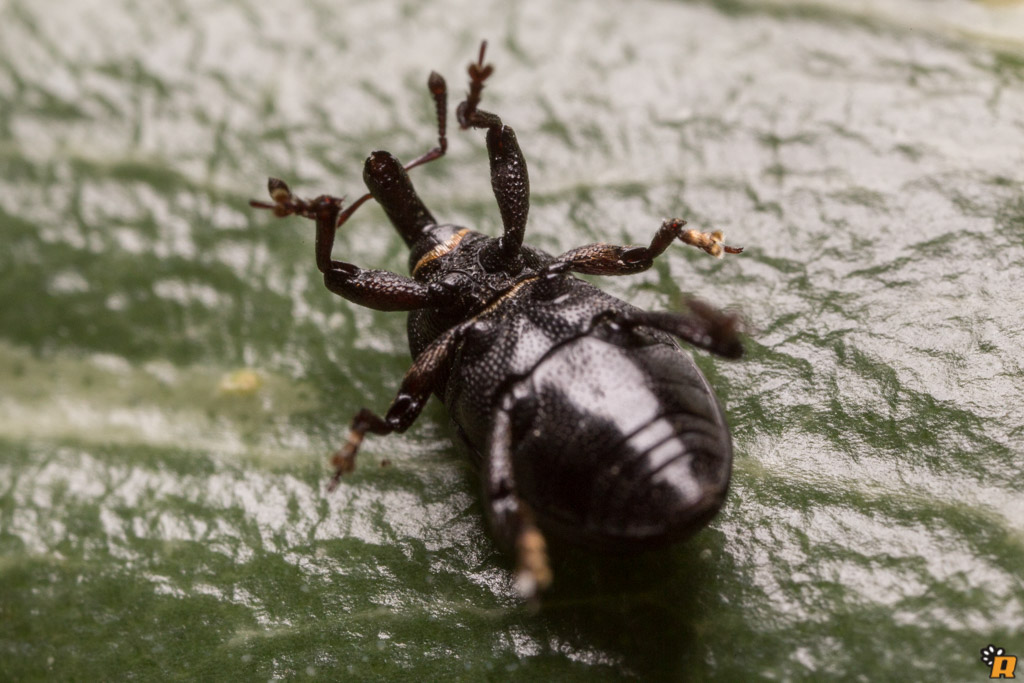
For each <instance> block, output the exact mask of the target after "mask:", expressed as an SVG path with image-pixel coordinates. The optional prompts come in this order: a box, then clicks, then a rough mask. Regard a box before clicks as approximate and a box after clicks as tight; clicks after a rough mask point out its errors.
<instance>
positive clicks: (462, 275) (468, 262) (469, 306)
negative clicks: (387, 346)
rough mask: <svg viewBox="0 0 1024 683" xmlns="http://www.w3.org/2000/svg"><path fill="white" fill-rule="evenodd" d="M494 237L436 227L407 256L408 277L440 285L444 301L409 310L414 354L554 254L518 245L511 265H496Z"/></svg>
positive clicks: (500, 260)
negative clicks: (518, 253) (439, 304)
mask: <svg viewBox="0 0 1024 683" xmlns="http://www.w3.org/2000/svg"><path fill="white" fill-rule="evenodd" d="M499 248H500V247H499V240H498V239H497V238H493V237H488V236H487V235H484V234H482V233H479V232H476V231H474V230H470V229H468V228H462V227H459V226H456V225H438V226H434V227H431V228H428V229H426V230H424V231H423V234H422V236H421V237H420V238H419V239H418V240H417V241H416V243H415V244H414V245H413V246H412V250H411V252H410V254H409V270H410V273H411V275H412V276H413V277H414V278H415V279H417V280H419V281H420V282H424V283H427V284H430V285H431V286H435V287H442V288H443V289H444V290H445V292H446V293H447V295H448V297H449V300H448V301H447V302H446V304H445V305H444V306H442V307H439V308H432V309H424V310H420V311H413V312H411V313H410V314H409V343H410V346H411V350H412V352H413V355H414V356H415V355H418V354H419V353H420V352H421V351H422V350H423V349H424V348H425V347H426V345H427V344H429V343H430V342H431V341H433V340H434V339H435V338H436V337H437V336H438V335H439V334H441V333H442V332H444V331H445V330H447V329H449V328H451V327H453V326H455V325H457V324H459V323H461V322H463V321H464V320H468V319H469V318H471V317H473V316H474V315H476V314H478V313H479V312H480V311H482V310H483V309H485V308H486V307H487V306H488V305H489V304H491V303H492V302H493V301H495V300H496V299H499V298H500V297H501V296H502V295H503V294H504V293H505V292H507V291H508V290H510V289H511V288H512V287H514V286H515V284H516V283H517V282H519V281H521V280H523V279H527V278H529V277H530V276H532V275H534V274H535V273H536V272H537V271H538V270H539V269H540V268H542V267H543V266H545V265H547V264H548V263H551V262H552V261H553V260H554V258H553V257H552V256H551V255H549V254H547V253H545V252H542V251H540V250H537V249H532V248H530V247H525V246H524V247H523V248H522V250H521V252H520V256H519V257H518V258H517V259H515V261H514V262H513V263H512V264H511V266H505V267H501V265H500V264H503V263H504V259H501V258H499V255H498V250H499Z"/></svg>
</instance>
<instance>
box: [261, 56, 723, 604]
mask: <svg viewBox="0 0 1024 683" xmlns="http://www.w3.org/2000/svg"><path fill="white" fill-rule="evenodd" d="M485 49H486V43H483V44H482V45H481V47H480V54H479V57H478V59H477V61H476V62H474V63H472V64H470V65H469V92H468V93H467V95H466V99H465V100H464V101H463V102H462V103H461V104H459V107H458V110H457V118H458V121H459V124H460V126H461V127H462V128H463V129H467V128H482V129H485V130H486V131H487V154H488V157H489V159H490V166H491V185H492V187H493V189H494V195H495V198H496V199H497V202H498V208H499V210H500V212H501V221H502V225H503V226H504V234H503V235H502V236H501V237H498V238H492V237H487V236H486V235H483V234H481V233H478V232H474V231H472V230H469V229H467V228H462V227H459V226H454V225H445V224H441V225H439V224H438V223H437V221H436V220H434V217H433V216H432V215H431V214H430V212H429V211H428V210H427V208H426V206H424V205H423V202H422V201H420V198H419V197H418V196H417V194H416V191H415V190H414V189H413V186H412V183H411V181H410V180H409V176H408V174H407V171H408V170H410V169H412V168H413V167H415V166H419V165H421V164H424V163H427V162H429V161H433V160H435V159H438V158H440V157H442V156H444V153H445V150H446V149H447V138H446V137H445V123H446V109H447V88H446V85H445V82H444V79H443V78H441V76H439V75H438V74H437V73H431V74H430V78H429V80H428V87H429V89H430V92H431V95H432V96H433V98H434V102H435V104H436V107H437V118H438V146H437V147H436V148H434V149H432V150H431V151H429V152H427V153H426V154H424V155H423V156H421V157H419V158H418V159H416V160H414V161H412V162H411V163H409V164H406V165H405V166H403V165H402V164H401V163H400V162H399V161H398V160H397V159H396V158H395V157H394V156H392V155H391V154H389V153H387V152H383V151H380V152H374V153H372V154H371V155H370V156H369V158H368V159H367V160H366V163H365V166H364V169H363V179H364V181H365V182H366V185H367V187H368V189H369V190H370V192H369V194H366V195H364V196H362V197H360V198H359V199H358V200H356V201H355V202H353V203H352V204H351V205H350V206H349V207H348V208H347V209H344V210H343V209H342V200H341V199H339V198H336V197H331V196H327V195H322V196H320V197H317V198H316V199H313V200H303V199H299V198H297V197H295V196H294V195H293V194H292V193H291V191H290V190H289V188H288V186H287V185H286V184H285V183H284V182H282V181H280V180H277V179H274V178H272V179H271V180H270V182H269V189H270V196H271V198H272V199H273V203H272V204H268V203H264V202H257V201H254V202H251V203H252V205H253V206H256V207H258V208H263V209H270V210H272V211H273V212H274V214H275V215H277V216H288V215H292V214H296V215H300V216H305V217H306V218H310V219H312V220H314V221H315V222H316V263H317V267H318V268H319V269H320V271H321V272H322V273H323V274H324V283H325V284H326V285H327V288H328V289H330V290H331V291H332V292H334V293H336V294H339V295H341V296H343V297H344V298H346V299H348V300H349V301H352V302H354V303H357V304H360V305H362V306H367V307H369V308H374V309H377V310H382V311H409V321H408V333H409V347H410V349H411V351H412V355H413V357H414V358H415V362H414V363H413V365H412V367H411V368H410V369H409V371H408V372H407V373H406V375H405V378H404V379H403V380H402V385H401V387H400V388H399V390H398V395H397V397H396V398H395V400H394V401H393V402H392V404H391V406H390V408H388V411H387V413H386V414H385V415H384V417H380V416H378V415H377V414H375V413H373V412H371V411H370V410H367V409H366V408H363V409H362V410H360V411H359V413H358V414H357V415H356V416H355V418H354V419H353V420H352V426H351V431H350V432H349V435H348V440H347V442H346V443H345V445H344V446H342V448H341V449H340V450H339V451H338V452H337V453H335V455H334V457H333V459H332V464H333V466H334V469H335V473H334V478H333V479H332V480H331V488H332V489H333V488H334V487H335V486H337V484H338V481H339V479H340V478H341V476H342V475H344V474H345V473H346V472H349V471H351V470H352V469H353V467H354V466H355V455H356V451H357V450H358V448H359V445H360V444H361V443H362V441H363V437H364V436H365V435H366V433H367V432H370V433H373V434H390V433H391V432H402V431H405V430H406V429H407V428H408V427H409V426H410V425H411V424H412V423H413V422H414V421H415V420H416V417H417V416H418V415H419V414H420V411H421V410H422V408H423V405H424V403H425V402H426V401H427V399H428V398H429V396H430V394H431V392H433V393H435V394H437V395H438V397H440V398H441V399H442V400H443V401H444V403H445V406H446V407H447V409H448V412H449V415H450V416H451V419H452V422H453V423H454V427H455V431H456V433H457V435H458V437H459V438H460V439H461V440H462V441H463V442H464V443H465V445H466V446H467V447H468V449H469V451H470V452H471V453H473V454H474V456H475V457H476V459H477V460H478V461H479V464H480V468H481V478H482V483H483V500H484V506H485V508H486V511H487V514H488V517H489V521H490V526H491V529H492V531H493V533H494V535H495V536H496V538H497V539H498V541H499V543H500V544H501V545H503V546H504V547H505V548H506V549H507V550H509V551H513V552H514V553H515V555H516V560H517V586H518V587H519V589H520V591H521V592H522V593H523V594H525V595H528V596H532V595H535V594H536V592H537V591H538V590H542V589H543V588H545V587H546V586H547V585H548V584H549V583H550V581H551V572H550V569H549V568H548V562H547V551H546V541H545V538H557V539H559V540H562V541H564V542H568V543H575V544H581V545H585V546H589V547H593V548H599V549H607V550H617V551H621V550H639V549H645V548H651V547H655V546H661V545H665V544H667V543H670V542H673V541H677V540H680V539H683V538H685V537H687V536H689V535H691V534H693V533H694V532H696V531H697V530H699V529H700V528H701V527H703V526H704V525H705V524H707V522H708V521H709V520H710V519H711V518H712V517H713V516H714V515H715V514H716V513H717V512H718V509H719V508H720V507H721V505H722V503H723V501H724V499H725V494H726V491H727V489H728V486H729V476H730V473H731V470H732V442H731V438H730V436H729V428H728V426H727V425H726V423H725V418H724V416H723V415H722V409H721V407H720V406H719V404H718V400H717V399H716V397H715V394H714V392H713V391H712V390H711V387H710V386H709V385H708V382H707V380H706V379H705V378H704V376H703V375H702V374H701V373H700V371H699V370H698V369H697V366H696V365H694V363H693V361H692V360H691V359H690V357H689V356H688V355H687V354H686V353H685V352H683V350H682V349H680V348H679V346H678V345H677V344H676V342H675V340H674V339H673V337H679V338H681V339H684V340H686V341H687V342H689V343H690V344H692V345H694V346H696V347H699V348H702V349H706V350H708V351H711V352H712V353H715V354H718V355H721V356H725V357H727V358H738V357H739V356H741V355H742V353H743V347H742V346H741V344H740V341H739V337H738V334H737V319H736V317H735V316H733V315H727V314H724V313H721V312H719V311H716V310H715V309H713V308H711V307H710V306H708V305H707V304H704V303H701V302H699V301H695V300H691V301H690V302H689V305H688V307H689V312H688V313H687V314H682V313H674V312H673V313H668V312H659V313H652V312H646V311H642V310H639V309H637V308H634V307H633V306H630V305H629V304H627V303H625V302H623V301H621V300H619V299H616V298H614V297H612V296H610V295H608V294H605V293H604V292H602V291H601V290H599V289H597V288H595V287H593V286H592V285H590V284H588V283H587V282H584V281H583V280H580V279H578V278H575V277H573V276H572V275H571V273H572V272H576V273H585V274H591V275H625V274H629V273H639V272H641V271H644V270H646V269H648V268H650V266H651V264H652V262H653V260H654V259H655V258H656V257H657V256H658V255H660V254H661V253H662V252H663V251H665V249H667V248H668V246H669V245H670V244H671V243H672V242H673V241H675V240H676V239H679V240H680V241H682V242H684V243H686V244H690V245H693V246H696V247H699V248H701V249H703V250H704V251H706V252H708V253H710V254H712V255H713V256H721V255H722V254H723V253H739V252H740V251H741V250H740V249H736V248H733V247H727V246H725V245H723V244H722V235H721V233H718V232H716V233H711V234H708V233H702V232H697V231H695V230H684V229H683V226H684V225H685V224H686V222H685V221H683V220H679V219H672V220H666V221H664V222H663V223H662V225H661V228H660V229H659V230H658V232H657V233H656V234H655V236H654V239H652V240H651V243H650V245H649V246H646V247H643V246H613V245H609V244H590V245H587V246H583V247H579V248H577V249H572V250H570V251H568V252H566V253H564V254H562V255H561V256H558V257H555V256H552V255H550V254H547V253H545V252H543V251H541V250H539V249H535V248H533V247H529V246H525V245H523V233H524V232H525V229H526V216H527V212H528V210H529V200H530V186H529V179H528V176H527V171H526V161H525V160H524V159H523V155H522V152H521V151H520V149H519V144H518V143H517V142H516V136H515V133H514V132H513V131H512V129H511V128H509V127H508V126H506V125H504V124H503V123H502V122H501V119H500V118H499V117H498V116H496V115H494V114H492V113H489V112H485V111H482V110H480V109H478V108H477V106H478V104H479V102H480V95H481V93H482V91H483V87H484V81H485V80H486V79H487V77H488V76H490V75H491V73H492V71H493V67H492V66H491V65H487V64H485V63H484V51H485ZM371 197H372V198H373V199H376V200H377V202H378V203H379V204H380V205H381V206H382V207H383V208H384V211H385V213H386V214H387V216H388V218H389V219H390V220H391V223H392V224H393V225H394V227H395V229H396V230H398V232H399V234H401V236H402V239H404V240H405V243H406V244H407V245H408V246H409V248H410V250H411V253H410V255H409V267H410V269H411V271H412V277H406V276H404V275H398V274H396V273H391V272H388V271H383V270H365V269H363V268H359V267H357V266H355V265H352V264H351V263H346V262H344V261H335V260H333V259H332V258H331V249H332V247H333V245H334V235H335V232H336V230H337V229H338V227H339V226H341V225H342V224H343V223H344V222H345V221H346V220H348V218H349V217H350V216H351V215H352V213H353V212H354V211H355V210H356V209H357V208H358V207H359V206H360V205H361V204H363V202H365V201H366V200H368V199H369V198H371Z"/></svg>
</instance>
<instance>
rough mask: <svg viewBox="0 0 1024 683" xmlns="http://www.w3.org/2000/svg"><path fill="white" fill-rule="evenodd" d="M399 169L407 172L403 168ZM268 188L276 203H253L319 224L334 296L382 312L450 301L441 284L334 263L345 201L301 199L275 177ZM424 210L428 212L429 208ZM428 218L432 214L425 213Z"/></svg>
mask: <svg viewBox="0 0 1024 683" xmlns="http://www.w3.org/2000/svg"><path fill="white" fill-rule="evenodd" d="M389 156H390V155H389ZM391 158H392V159H394V157H391ZM395 163H396V164H397V161H396V162H395ZM398 170H399V171H400V172H401V173H402V174H404V173H405V171H404V170H402V168H401V166H399V167H398ZM404 177H405V180H406V181H407V185H408V188H409V191H410V192H411V191H412V185H411V184H410V183H408V176H404ZM268 185H269V189H270V197H271V199H273V200H274V204H264V203H263V202H251V203H252V204H253V205H254V206H258V207H259V208H268V209H271V210H272V211H273V212H274V214H275V215H277V216H288V215H291V214H295V215H299V216H303V217H305V218H309V219H311V220H313V221H314V222H315V223H316V265H317V268H319V269H320V272H322V273H323V274H324V284H325V285H327V288H328V289H329V290H331V291H332V292H334V293H335V294H338V295H340V296H343V297H344V298H346V299H348V300H349V301H351V302H353V303H356V304H359V305H360V306H366V307H368V308H374V309H377V310H379V311H411V310H414V309H417V308H427V307H429V306H440V305H443V304H445V303H446V302H447V301H448V300H449V299H450V296H451V293H450V292H449V291H448V290H447V289H445V288H443V287H440V286H438V285H426V284H424V283H422V282H418V281H417V280H414V279H412V278H410V277H406V276H405V275H398V274H397V273H392V272H389V271H386V270H365V269H363V268H360V267H358V266H355V265H353V264H351V263H346V262H344V261H335V260H333V259H332V258H331V250H332V249H333V248H334V236H335V234H336V233H337V229H338V225H339V224H340V221H339V218H338V217H339V214H341V201H342V200H341V199H339V198H337V197H330V196H327V195H321V196H319V197H317V198H316V199H312V200H305V199H299V198H297V197H295V196H294V195H293V194H292V193H291V190H289V189H288V186H287V185H286V184H285V183H284V182H283V181H281V180H278V179H276V178H271V179H270V182H269V183H268ZM413 198H415V192H413ZM417 201H418V200H417ZM420 206H421V207H422V204H420ZM351 211H352V207H349V211H348V212H349V215H351ZM423 211H424V212H426V209H425V208H424V209H423ZM426 216H427V217H429V216H430V214H429V213H426ZM430 220H431V221H432V220H433V219H430Z"/></svg>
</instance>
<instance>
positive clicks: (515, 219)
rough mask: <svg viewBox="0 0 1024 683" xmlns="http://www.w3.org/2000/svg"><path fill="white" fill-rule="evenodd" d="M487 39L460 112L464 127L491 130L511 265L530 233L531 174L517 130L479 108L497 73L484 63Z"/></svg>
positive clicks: (504, 262) (505, 259) (502, 252)
mask: <svg viewBox="0 0 1024 683" xmlns="http://www.w3.org/2000/svg"><path fill="white" fill-rule="evenodd" d="M486 49H487V42H486V41H484V42H483V43H482V44H481V45H480V55H479V57H478V59H477V61H476V62H475V63H473V64H470V65H469V69H468V71H469V92H468V93H467V94H466V99H465V100H463V101H462V102H461V103H460V104H459V107H458V110H457V112H456V115H457V118H458V120H459V125H460V126H461V127H462V128H463V129H466V128H486V129H487V156H488V158H489V159H490V163H491V188H492V189H493V190H494V197H495V199H497V201H498V210H499V211H500V212H501V224H502V226H504V234H503V235H502V237H501V240H500V241H499V243H498V244H499V249H498V258H499V264H497V265H500V266H503V267H507V266H508V265H510V264H512V262H513V261H514V260H515V259H516V258H517V257H518V256H519V249H520V247H522V245H523V235H524V234H525V232H526V218H527V215H528V214H529V211H530V176H529V172H528V171H527V169H526V159H525V158H523V152H522V150H521V149H519V142H518V141H517V140H516V133H515V131H514V130H512V129H511V128H509V127H508V126H506V125H504V124H503V123H502V122H501V119H500V118H499V117H498V116H497V115H496V114H492V113H490V112H486V111H481V110H479V109H477V105H478V104H479V103H480V94H481V93H482V92H483V89H484V81H486V80H487V77H488V76H490V75H491V74H492V73H494V67H493V66H491V65H490V64H484V53H485V51H486Z"/></svg>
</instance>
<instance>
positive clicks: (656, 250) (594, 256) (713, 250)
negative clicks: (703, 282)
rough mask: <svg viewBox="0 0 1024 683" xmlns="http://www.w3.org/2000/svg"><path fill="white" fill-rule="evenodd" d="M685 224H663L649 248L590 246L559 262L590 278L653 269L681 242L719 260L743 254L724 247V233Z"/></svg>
mask: <svg viewBox="0 0 1024 683" xmlns="http://www.w3.org/2000/svg"><path fill="white" fill-rule="evenodd" d="M685 225H686V221H684V220H683V219H681V218H672V219H670V220H666V221H664V222H662V224H661V227H660V228H658V232H656V233H655V234H654V238H653V239H651V243H650V245H648V246H646V247H639V246H618V245H613V244H604V243H597V244H588V245H585V246H582V247H577V248H575V249H570V250H569V251H567V252H565V253H564V254H562V255H561V256H559V257H558V261H559V262H560V263H567V264H569V268H570V269H571V270H574V271H576V272H577V273H585V274H587V275H631V274H633V273H639V272H642V271H645V270H647V269H648V268H650V267H651V266H652V265H653V264H654V259H656V258H657V257H658V256H660V255H661V254H662V253H664V251H665V250H666V249H668V247H669V245H671V244H672V242H673V241H675V240H677V239H678V240H679V241H680V242H683V243H684V244H690V245H692V246H695V247H698V248H700V249H703V250H704V251H706V252H707V253H709V254H711V255H712V256H716V257H719V258H721V256H722V254H723V253H728V254H738V253H740V252H741V251H743V249H742V248H737V247H727V246H725V245H723V244H722V239H723V235H722V233H721V232H717V231H716V232H713V233H706V232H698V231H696V230H683V227H684V226H685Z"/></svg>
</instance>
